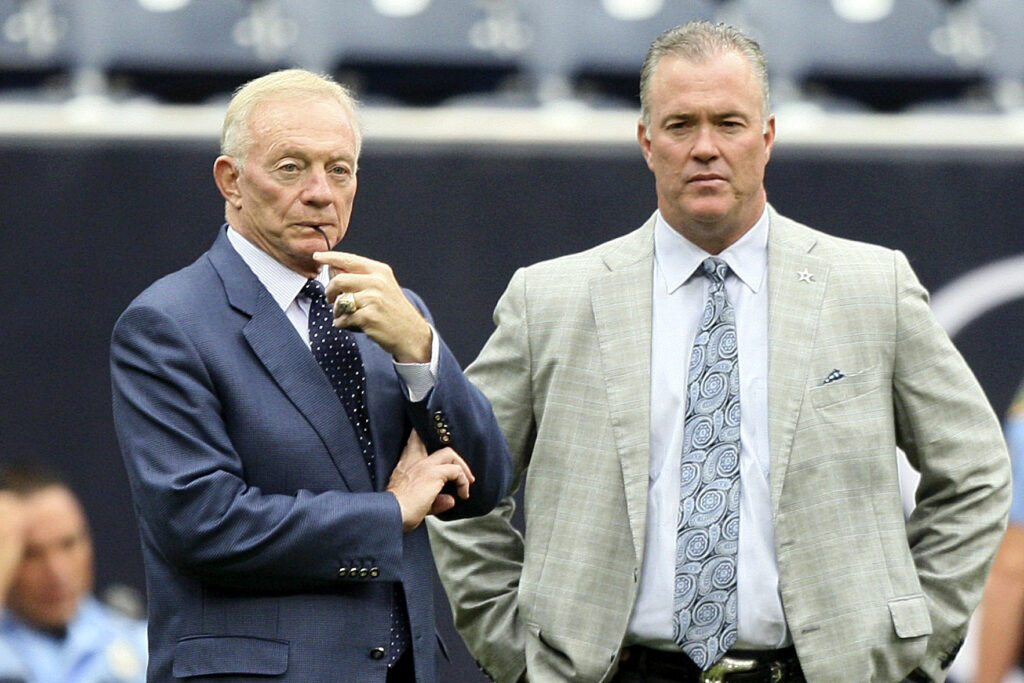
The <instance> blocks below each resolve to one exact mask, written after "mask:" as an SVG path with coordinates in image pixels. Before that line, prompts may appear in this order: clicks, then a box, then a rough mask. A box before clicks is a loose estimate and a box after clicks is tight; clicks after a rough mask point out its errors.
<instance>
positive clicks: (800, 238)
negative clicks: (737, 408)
mask: <svg viewBox="0 0 1024 683" xmlns="http://www.w3.org/2000/svg"><path fill="white" fill-rule="evenodd" d="M770 215H771V223H770V227H769V236H768V425H769V427H768V431H769V441H770V449H771V489H772V510H773V512H774V513H777V512H778V509H779V498H780V496H781V494H782V485H783V482H784V481H785V478H786V469H787V467H788V466H789V457H790V451H791V449H792V446H793V435H794V432H795V430H796V422H797V416H798V415H799V413H800V402H801V400H802V399H803V396H804V394H805V389H806V383H807V367H808V366H809V364H810V358H811V352H812V350H813V349H814V345H815V337H816V335H817V329H818V317H819V314H820V311H821V302H822V299H823V297H824V294H825V287H826V284H827V282H828V272H829V268H828V263H827V262H826V261H825V260H823V259H820V258H818V257H816V256H812V255H811V253H810V252H811V250H812V249H813V247H814V245H815V243H816V242H817V239H816V238H815V237H814V235H813V233H812V232H810V231H808V230H804V229H801V228H799V226H798V225H797V224H796V223H794V222H793V221H790V220H789V219H787V218H784V217H782V216H780V215H779V214H777V213H776V212H775V211H774V210H771V214H770Z"/></svg>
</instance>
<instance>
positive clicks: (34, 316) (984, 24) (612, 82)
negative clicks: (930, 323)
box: [0, 0, 1024, 682]
mask: <svg viewBox="0 0 1024 683" xmlns="http://www.w3.org/2000/svg"><path fill="white" fill-rule="evenodd" d="M695 18H706V19H712V20H721V21H727V22H729V23H733V24H736V25H738V26H740V27H742V28H744V29H745V30H747V31H748V32H749V33H750V34H751V35H753V36H754V37H755V38H757V39H758V40H759V41H760V42H761V44H762V46H763V47H764V49H765V52H766V54H767V57H768V64H769V68H770V76H771V82H772V98H773V104H774V110H775V112H776V114H777V117H778V138H777V142H776V147H775V150H774V153H773V157H772V162H771V164H770V165H769V169H768V181H767V182H768V192H769V198H770V200H771V201H772V203H773V204H774V205H775V207H776V208H777V209H779V210H780V211H782V212H783V213H785V214H787V215H789V216H791V217H793V218H796V219H798V220H801V221H804V222H806V223H809V224H811V225H812V226H814V227H817V228H820V229H823V230H826V231H828V232H831V233H834V234H838V235H842V236H845V237H850V238H854V239H863V240H869V241H872V242H876V243H880V244H884V245H887V246H890V247H893V248H898V249H902V250H903V251H905V252H906V253H907V255H908V256H909V258H910V260H911V262H912V264H913V265H914V267H915V269H916V270H917V272H918V275H919V276H920V278H921V279H922V281H923V282H924V284H925V286H926V287H928V288H929V290H930V291H931V292H932V295H933V305H934V308H935V310H936V312H937V313H938V315H939V317H940V319H941V321H942V322H943V324H944V325H945V326H946V328H947V330H948V331H949V332H950V334H951V335H952V336H953V338H954V341H955V342H956V343H957V345H958V346H959V347H960V348H961V350H962V352H963V353H964V355H965V356H966V357H967V360H968V362H969V363H970V364H971V366H972V367H973V368H974V370H975V372H976V373H977V375H978V377H979V379H980V380H981V382H982V384H983V385H984V387H985V389H986V391H987V392H988V395H989V397H990V399H991V400H992V403H993V405H994V406H995V408H996V410H997V411H998V412H999V413H1000V414H1002V413H1003V412H1005V410H1006V408H1007V406H1008V404H1009V401H1010V398H1011V395H1012V394H1013V392H1014V390H1015V388H1016V387H1017V385H1018V384H1019V382H1020V381H1021V378H1022V376H1024V324H1022V323H1024V221H1022V219H1021V204H1022V199H1024V191H1022V190H1024V40H1021V38H1020V36H1022V35H1024V3H1022V2H1021V1H1020V0H556V1H552V0H0V178H2V182H0V235H2V237H3V240H4V242H3V243H4V244H5V245H6V246H5V247H4V248H2V249H0V272H2V276H0V277H2V283H3V286H4V293H3V296H0V326H2V327H0V329H2V332H0V458H4V457H12V456H23V457H24V456H41V457H45V458H49V459H51V460H53V461H54V462H55V463H56V464H57V465H58V466H59V467H61V468H62V469H63V470H64V471H65V472H67V473H68V475H69V477H70V479H71V481H72V483H73V484H74V485H75V488H76V489H77V490H78V491H79V493H80V494H81V497H82V499H83V501H84V503H85V505H86V508H87V511H88V513H89V516H90V518H91V519H92V521H93V526H94V535H95V537H96V539H95V540H96V546H97V556H98V580H99V588H100V590H101V592H103V591H107V590H111V589H113V590H116V591H118V595H119V596H121V597H122V598H123V595H124V589H125V588H127V589H128V590H129V591H131V590H134V591H135V592H136V593H137V594H138V595H139V596H140V599H144V598H142V597H141V596H142V594H143V583H142V581H143V579H142V565H141V559H140V554H139V550H138V539H137V534H136V529H135V523H134V516H133V512H132V509H131V503H130V500H129V497H128V490H127V480H126V477H125V475H124V472H123V467H122V464H121V461H120V455H119V451H118V447H117V443H116V439H115V437H114V432H113V426H112V420H111V417H110V398H109V396H110V387H109V379H108V369H107V345H108V340H109V333H110V330H111V328H112V326H113V323H114V321H115V319H116V317H117V315H118V314H119V313H120V312H121V310H123V309H124V307H125V306H126V305H127V303H128V302H129V301H130V300H131V299H132V298H133V297H134V296H135V295H136V294H138V293H139V292H140V291H141V290H142V289H143V288H144V287H145V286H146V285H148V284H149V283H150V282H152V281H153V280H154V279H156V278H157V277H159V276H161V275H163V274H165V273H168V272H170V271H173V270H176V269H178V268H180V267H182V266H184V265H186V264H187V263H189V262H191V261H192V260H193V259H195V258H196V257H197V256H198V255H199V254H200V253H202V252H203V251H204V250H205V249H206V248H207V247H208V246H209V244H210V243H211V242H212V240H213V238H214V235H215V233H216V229H217V227H218V226H219V225H220V223H221V220H222V218H221V217H222V215H223V205H222V200H221V198H220V196H219V194H218V193H217V191H216V188H215V187H214V184H213V181H212V176H211V168H212V164H213V160H214V158H215V156H216V154H217V150H218V136H219V133H220V124H221V120H222V116H223V111H224V107H225V105H226V103H227V98H228V97H229V95H230V93H231V92H232V90H234V88H236V87H237V86H238V85H240V84H241V83H243V82H244V81H246V80H248V79H250V78H252V77H255V76H258V75H261V74H263V73H266V72H267V71H270V70H273V69H276V68H279V67H285V66H303V67H306V68H310V69H313V70H316V71H320V72H324V73H330V74H332V75H333V76H334V77H336V78H337V79H338V80H340V81H341V82H343V83H345V84H347V85H349V86H350V87H351V88H352V89H353V90H354V91H355V93H356V94H357V96H358V97H359V99H360V100H361V101H362V102H363V104H364V110H363V120H364V126H365V131H366V142H365V145H364V157H363V159H362V160H361V167H360V189H359V196H358V198H357V200H356V206H355V211H354V215H353V220H352V224H351V227H350V231H349V236H348V237H347V238H346V241H345V243H344V245H343V248H344V249H346V250H351V251H356V252H359V253H363V254H365V255H367V256H370V257H372V258H376V259H380V260H384V261H387V262H389V263H390V264H391V265H392V266H393V267H394V269H395V271H396V273H397V274H398V276H399V279H400V281H401V282H402V283H403V284H405V285H407V286H409V287H412V288H413V289H415V290H417V291H418V292H419V293H420V294H422V295H423V296H424V297H425V299H426V300H427V302H428V303H429V304H430V306H431V308H432V310H433V312H434V314H435V317H436V319H437V323H438V327H439V329H440V331H441V333H442V334H443V335H444V336H445V338H446V340H447V341H448V343H449V345H450V346H451V347H452V349H453V350H454V351H455V353H456V355H457V356H458V357H459V359H460V361H462V362H463V364H466V363H468V362H469V361H471V360H472V359H473V357H474V356H475V354H476V352H477V351H478V350H479V348H480V347H481V346H482V344H483V342H484V340H485V339H486V338H487V336H488V334H489V333H490V331H491V322H490V314H491V309H492V307H493V305H494V303H495V301H496V300H497V297H498V296H499V294H500V293H501V291H502V290H503V289H504V286H505V284H506V282H507V281H508V278H509V277H510V276H511V274H512V272H513V271H514V269H515V268H517V267H519V266H522V265H526V264H528V263H532V262H535V261H537V260H541V259H545V258H551V257H554V256H558V255H561V254H565V253H569V252H571V251H577V250H580V249H583V248H586V247H589V246H591V245H593V244H596V243H598V242H600V241H603V240H605V239H609V238H611V237H614V236H617V235H620V234H622V233H624V232H626V231H628V230H631V229H633V228H634V227H637V226H638V225H639V224H640V223H642V222H643V221H644V220H645V219H646V218H647V217H648V216H649V215H650V213H651V212H652V211H653V210H654V208H655V197H654V189H653V182H652V180H651V178H650V176H649V173H648V171H647V168H646V166H645V165H644V163H643V160H642V158H641V156H640V154H639V151H638V149H637V146H636V141H635V130H636V119H637V111H638V98H637V90H638V75H639V69H640V64H641V61H642V59H643V55H644V53H645V52H646V50H647V46H648V45H649V43H650V42H651V41H652V40H653V39H654V37H655V36H656V35H657V34H659V33H660V32H661V31H662V30H664V29H666V28H669V27H671V26H674V25H676V24H679V23H683V22H685V21H687V20H690V19H695ZM29 266H32V267H31V268H29ZM438 601H439V605H441V606H442V607H443V609H442V611H441V612H442V631H443V632H444V633H445V635H446V638H447V640H448V641H449V644H450V645H451V650H452V664H451V666H450V667H449V669H448V670H447V671H445V673H444V675H445V680H450V681H456V682H462V681H466V682H475V681H479V680H482V679H481V677H480V675H479V674H478V673H477V672H476V667H475V666H474V664H473V662H472V659H471V658H470V657H469V656H468V654H467V653H466V652H465V649H464V648H463V647H462V646H461V642H460V641H459V640H458V638H457V636H456V635H454V631H453V630H452V628H451V623H450V617H449V616H448V615H447V607H446V606H444V605H445V603H444V602H443V597H442V596H441V595H440V594H438ZM970 651H971V648H970V646H968V648H966V649H965V653H964V655H963V656H962V657H961V658H960V660H958V662H957V665H956V666H957V670H956V671H955V673H954V677H957V676H959V677H960V678H957V680H962V681H966V680H967V678H966V677H967V676H968V675H969V674H968V673H967V672H969V670H970V656H971V652H970Z"/></svg>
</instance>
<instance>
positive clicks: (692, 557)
mask: <svg viewBox="0 0 1024 683" xmlns="http://www.w3.org/2000/svg"><path fill="white" fill-rule="evenodd" d="M701 272H702V273H703V275H704V276H705V277H707V278H708V279H709V280H710V281H711V283H710V286H709V288H708V295H707V300H706V301H705V303H704V311H703V314H702V315H701V320H700V327H699V328H698V329H697V335H696V338H695V339H694V342H693V351H692V352H691V355H690V366H689V381H688V384H687V401H686V422H685V424H684V427H683V455H682V462H681V465H680V492H679V498H680V508H679V519H678V524H677V527H676V570H675V599H674V602H673V608H674V609H673V611H674V618H673V623H672V627H673V637H674V639H675V641H676V643H678V644H679V646H680V647H681V648H682V649H683V652H685V653H686V654H687V655H689V657H690V659H692V660H693V662H694V663H695V664H696V665H697V666H699V667H700V668H701V669H702V670H704V671H707V670H708V669H710V668H711V666H712V665H714V663H715V662H716V661H718V659H719V658H720V657H721V656H722V655H723V654H725V651H726V650H728V649H729V648H730V647H732V645H733V643H735V642H736V617H737V606H736V553H737V549H738V547H739V530H740V516H739V504H740V473H739V460H740V373H739V363H738V355H737V344H736V318H735V313H734V311H733V308H732V306H731V305H730V304H729V300H728V298H727V297H726V293H725V276H726V275H727V274H728V272H729V266H728V265H727V264H726V263H725V261H723V260H722V259H719V258H714V257H712V258H708V259H706V260H705V261H704V263H703V264H702V266H701Z"/></svg>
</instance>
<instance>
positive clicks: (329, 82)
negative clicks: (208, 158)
mask: <svg viewBox="0 0 1024 683" xmlns="http://www.w3.org/2000/svg"><path fill="white" fill-rule="evenodd" d="M293 97H295V98H300V97H315V98H324V99H328V100H333V101H335V102H337V103H338V104H340V105H341V106H342V108H343V109H344V110H345V112H346V113H347V114H348V120H349V124H350V125H351V126H352V133H353V135H354V136H355V145H356V161H358V160H359V152H360V151H361V150H362V147H363V134H362V130H361V126H360V122H359V112H358V106H359V105H358V102H357V101H356V99H355V97H353V96H352V94H351V93H350V92H349V91H348V89H347V88H345V86H343V85H341V84H340V83H338V82H336V81H335V80H333V79H332V78H331V77H330V76H324V75H322V74H316V73H313V72H312V71H307V70H305V69H283V70H281V71H274V72H272V73H269V74H267V75H265V76H260V77H259V78H256V79H253V80H251V81H249V82H248V83H245V84H244V85H242V86H241V87H239V88H238V89H237V90H235V93H234V95H232V97H231V102H230V103H228V109H227V112H226V113H225V115H224V128H223V129H222V131H221V137H220V153H221V154H224V155H226V156H230V157H234V158H236V159H238V160H239V161H240V162H242V163H243V164H244V162H245V157H246V156H247V155H248V153H249V150H250V148H251V147H252V144H253V140H252V130H251V128H250V123H251V122H252V115H253V112H254V111H255V110H256V107H257V106H259V105H260V104H262V103H264V102H272V101H277V100H282V99H288V98H293Z"/></svg>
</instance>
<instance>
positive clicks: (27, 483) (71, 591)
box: [0, 464, 146, 683]
mask: <svg viewBox="0 0 1024 683" xmlns="http://www.w3.org/2000/svg"><path fill="white" fill-rule="evenodd" d="M92 585H93V550H92V539H91V536H90V534H89V528H88V524H87V522H86V519H85V514H84V512H83V510H82V506H81V504H80V503H79V501H78V499H77V498H76V496H75V495H74V493H72V491H71V489H70V488H69V487H68V486H67V484H66V483H65V482H64V481H63V480H62V479H61V478H60V476H59V475H57V474H56V473H54V472H50V471H47V470H46V469H44V468H42V467H38V466H35V465H30V464H12V465H10V466H7V467H5V468H3V469H2V470H0V683H122V682H136V681H137V682H139V683H141V682H142V681H145V674H146V625H145V623H144V622H143V621H140V620H138V619H133V618H130V617H128V616H126V615H125V614H123V613H121V612H118V611H117V610H114V609H112V608H110V607H108V606H106V605H104V604H103V603H101V602H100V601H99V600H97V599H96V598H95V597H93V595H92Z"/></svg>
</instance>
